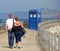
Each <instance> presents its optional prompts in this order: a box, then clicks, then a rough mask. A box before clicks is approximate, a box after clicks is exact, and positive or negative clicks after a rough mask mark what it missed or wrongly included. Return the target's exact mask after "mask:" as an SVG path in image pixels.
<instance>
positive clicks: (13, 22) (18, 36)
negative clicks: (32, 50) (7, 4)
mask: <svg viewBox="0 0 60 51" xmlns="http://www.w3.org/2000/svg"><path fill="white" fill-rule="evenodd" d="M8 17H9V18H8V19H7V20H6V29H7V30H8V44H9V48H11V49H12V48H13V45H14V36H15V40H16V47H18V48H20V42H21V34H22V33H21V28H20V26H21V27H23V24H22V23H21V22H19V21H18V17H15V18H14V19H13V15H12V14H9V15H8ZM13 25H14V27H15V31H14V32H13V31H12V27H13Z"/></svg>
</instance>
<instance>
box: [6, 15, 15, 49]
mask: <svg viewBox="0 0 60 51" xmlns="http://www.w3.org/2000/svg"><path fill="white" fill-rule="evenodd" d="M8 17H9V18H8V19H7V20H6V29H7V30H8V43H9V48H11V49H12V48H13V44H14V33H13V32H12V27H13V18H12V14H9V15H8Z"/></svg>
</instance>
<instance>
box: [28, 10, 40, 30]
mask: <svg viewBox="0 0 60 51" xmlns="http://www.w3.org/2000/svg"><path fill="white" fill-rule="evenodd" d="M39 22H41V13H40V12H38V10H29V29H32V30H33V29H34V30H37V29H38V23H39Z"/></svg>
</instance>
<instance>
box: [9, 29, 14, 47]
mask: <svg viewBox="0 0 60 51" xmlns="http://www.w3.org/2000/svg"><path fill="white" fill-rule="evenodd" d="M8 43H9V46H13V44H14V33H13V32H12V31H11V30H8Z"/></svg>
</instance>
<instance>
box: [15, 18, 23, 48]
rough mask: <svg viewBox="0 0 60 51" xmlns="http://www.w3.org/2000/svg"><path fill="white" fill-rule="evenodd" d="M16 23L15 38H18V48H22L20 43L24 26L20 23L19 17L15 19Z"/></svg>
mask: <svg viewBox="0 0 60 51" xmlns="http://www.w3.org/2000/svg"><path fill="white" fill-rule="evenodd" d="M15 21H16V22H15V23H14V27H15V29H14V30H15V33H14V34H15V38H16V47H17V48H20V42H21V35H22V32H21V27H22V28H23V24H22V23H21V22H19V21H18V17H15Z"/></svg>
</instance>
